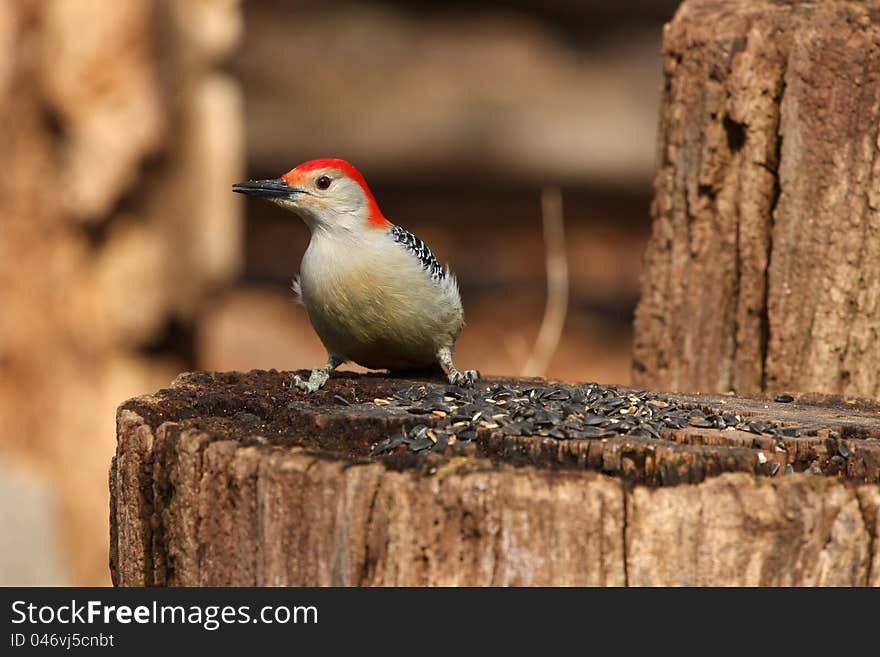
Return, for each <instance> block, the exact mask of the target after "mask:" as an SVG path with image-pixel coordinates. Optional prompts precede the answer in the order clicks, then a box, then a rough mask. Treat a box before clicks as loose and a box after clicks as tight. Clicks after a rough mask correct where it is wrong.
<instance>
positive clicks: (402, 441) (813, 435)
mask: <svg viewBox="0 0 880 657" xmlns="http://www.w3.org/2000/svg"><path fill="white" fill-rule="evenodd" d="M292 375H293V373H279V372H275V371H269V372H262V371H252V372H249V373H235V372H231V373H216V374H210V373H195V374H185V375H181V376H180V377H178V379H177V380H176V381H175V382H174V384H173V385H172V387H171V388H169V389H165V390H161V391H159V392H158V393H157V394H155V395H151V396H146V397H140V398H135V399H132V400H130V401H128V402H126V403H125V404H123V405H122V406H121V407H120V409H119V412H118V416H117V421H118V422H117V423H118V444H117V451H116V456H115V458H114V459H113V463H112V466H111V470H110V490H111V511H110V520H111V546H110V563H111V572H112V577H113V581H114V583H115V584H117V585H122V586H143V585H182V586H186V585H237V586H254V585H258V586H259V585H298V586H316V585H318V586H323V585H341V586H349V585H612V586H623V585H636V586H638V585H846V586H849V585H872V586H877V585H880V540H877V538H878V537H877V534H878V528H880V522H878V521H880V404H876V403H873V402H867V401H859V400H856V399H842V398H837V397H824V396H817V395H799V396H793V397H787V396H786V397H779V398H778V401H777V400H774V398H769V397H768V398H760V397H758V398H737V397H733V396H723V395H722V396H693V395H660V394H654V393H646V392H644V391H627V390H618V389H616V388H603V387H601V386H597V385H596V384H588V385H566V384H558V383H548V382H545V381H542V380H539V379H528V380H519V381H506V380H489V381H486V382H481V384H480V386H478V387H477V389H476V390H474V391H466V390H462V389H460V388H456V387H453V386H446V385H444V383H443V382H441V381H427V382H420V381H414V380H407V379H392V378H386V377H383V376H379V375H366V376H356V375H339V376H335V377H334V378H332V379H331V380H330V382H329V383H328V384H327V386H326V387H325V388H324V389H322V390H321V391H319V392H318V393H316V394H314V395H310V396H309V395H305V394H303V393H301V392H300V391H298V390H295V389H294V390H290V389H289V387H288V386H287V383H288V382H289V381H290V379H291V377H292ZM475 409H476V410H475ZM656 426H659V429H658V430H656V431H655V427H656ZM720 427H724V428H720ZM624 429H626V430H627V431H629V433H628V434H627V435H624V434H623V433H622V432H623V431H624ZM454 438H455V439H454ZM811 472H812V473H816V474H809V473H811Z"/></svg>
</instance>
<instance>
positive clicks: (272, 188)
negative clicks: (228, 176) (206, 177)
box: [232, 178, 302, 198]
mask: <svg viewBox="0 0 880 657" xmlns="http://www.w3.org/2000/svg"><path fill="white" fill-rule="evenodd" d="M232 191H233V192H238V193H239V194H247V195H248V196H260V197H262V198H289V197H291V196H293V195H294V194H297V193H299V192H301V191H302V190H301V189H297V188H296V187H291V186H290V185H288V184H287V183H286V182H284V181H283V180H281V178H272V179H271V180H246V181H244V182H240V183H235V184H234V185H233V186H232Z"/></svg>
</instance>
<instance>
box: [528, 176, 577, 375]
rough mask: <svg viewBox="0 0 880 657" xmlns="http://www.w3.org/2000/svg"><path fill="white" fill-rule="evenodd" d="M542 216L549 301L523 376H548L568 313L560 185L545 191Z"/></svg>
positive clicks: (566, 260) (543, 192) (546, 188)
mask: <svg viewBox="0 0 880 657" xmlns="http://www.w3.org/2000/svg"><path fill="white" fill-rule="evenodd" d="M541 218H542V220H543V223H544V244H545V246H546V249H547V255H546V261H547V305H546V306H545V308H544V318H543V319H542V320H541V328H540V329H539V330H538V337H537V339H536V340H535V346H534V348H533V349H532V353H531V355H530V356H529V359H528V361H526V364H525V366H524V367H523V368H522V372H521V374H522V376H544V375H545V374H546V373H547V367H548V366H549V365H550V359H551V358H553V354H555V353H556V349H557V347H558V346H559V339H560V338H561V337H562V328H563V326H564V325H565V316H566V314H567V313H568V257H567V256H566V253H565V225H564V222H563V217H562V192H560V191H559V188H558V187H545V188H544V189H543V190H542V191H541Z"/></svg>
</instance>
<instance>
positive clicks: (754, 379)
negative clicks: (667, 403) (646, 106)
mask: <svg viewBox="0 0 880 657" xmlns="http://www.w3.org/2000/svg"><path fill="white" fill-rule="evenodd" d="M663 59H664V71H665V87H664V89H663V98H662V109H661V114H660V123H659V144H658V147H659V153H658V167H659V168H658V171H657V174H656V179H655V196H654V202H653V206H652V215H653V221H654V227H653V236H652V239H651V242H650V245H649V248H648V249H647V252H646V256H645V269H644V272H643V278H642V298H641V301H640V303H639V306H638V310H637V312H636V319H635V340H634V364H633V380H634V381H635V382H636V385H643V386H648V387H659V388H665V389H674V390H691V391H694V390H700V391H704V392H722V391H729V390H736V391H738V392H740V393H749V392H755V391H762V390H767V391H779V390H789V391H791V390H801V391H814V392H826V393H839V394H850V395H859V396H863V397H868V398H878V397H880V157H878V151H880V2H877V1H869V2H849V1H846V0H827V1H825V2H816V3H812V2H811V3H806V2H797V1H777V0H773V1H771V0H762V1H755V2H753V1H750V2H730V1H728V0H686V1H685V2H683V3H682V5H681V7H680V9H679V11H678V12H677V14H676V16H675V18H674V19H673V20H672V22H671V23H670V24H668V25H667V26H666V29H665V32H664V39H663Z"/></svg>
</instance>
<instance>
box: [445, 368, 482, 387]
mask: <svg viewBox="0 0 880 657" xmlns="http://www.w3.org/2000/svg"><path fill="white" fill-rule="evenodd" d="M479 378H480V372H479V370H465V371H464V372H459V371H457V370H456V371H455V372H452V373H451V374H450V375H449V383H451V384H452V385H454V386H462V387H463V388H469V387H471V386H472V385H474V383H476V382H477V380H478V379H479Z"/></svg>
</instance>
